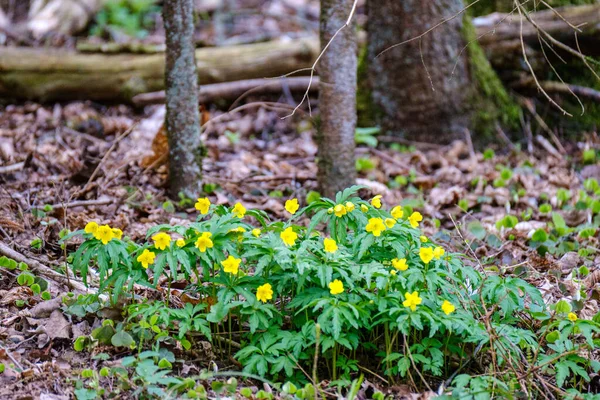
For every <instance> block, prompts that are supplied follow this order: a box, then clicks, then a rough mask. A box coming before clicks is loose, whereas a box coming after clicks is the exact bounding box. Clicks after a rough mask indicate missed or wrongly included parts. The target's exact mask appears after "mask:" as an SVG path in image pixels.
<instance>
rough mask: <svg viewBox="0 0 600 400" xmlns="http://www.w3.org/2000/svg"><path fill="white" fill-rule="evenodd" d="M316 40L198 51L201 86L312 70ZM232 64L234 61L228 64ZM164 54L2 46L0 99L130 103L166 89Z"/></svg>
mask: <svg viewBox="0 0 600 400" xmlns="http://www.w3.org/2000/svg"><path fill="white" fill-rule="evenodd" d="M318 52H319V44H318V42H317V40H316V39H310V38H306V39H300V40H295V41H292V42H284V41H273V42H267V43H258V44H252V45H243V46H231V47H222V48H202V49H198V50H196V59H197V65H198V77H199V80H200V82H203V83H218V82H230V81H236V80H242V79H253V78H264V77H274V76H281V75H284V74H287V73H289V72H291V71H294V70H297V69H302V68H307V67H310V66H311V65H312V63H313V62H314V60H315V58H316V57H317V54H318ZM232 60H235V61H232ZM164 65H165V56H164V54H150V55H148V54H80V53H77V52H73V51H68V50H62V49H33V48H28V47H16V48H15V47H0V97H1V98H3V99H26V100H37V101H56V100H86V99H87V100H94V101H114V102H131V99H132V97H133V96H135V95H137V94H140V93H147V92H152V91H158V90H162V89H164V83H165V80H164V74H165V68H164Z"/></svg>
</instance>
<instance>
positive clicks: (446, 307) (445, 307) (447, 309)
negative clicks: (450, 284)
mask: <svg viewBox="0 0 600 400" xmlns="http://www.w3.org/2000/svg"><path fill="white" fill-rule="evenodd" d="M454 310H456V307H454V304H452V303H450V302H449V301H448V300H444V302H443V303H442V311H443V312H444V313H445V314H446V315H450V314H452V313H453V312H454Z"/></svg>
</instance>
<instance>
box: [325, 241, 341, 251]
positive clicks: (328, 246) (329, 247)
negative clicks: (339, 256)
mask: <svg viewBox="0 0 600 400" xmlns="http://www.w3.org/2000/svg"><path fill="white" fill-rule="evenodd" d="M323 246H324V247H325V251H326V252H327V253H335V252H336V251H337V249H338V246H337V243H336V242H335V240H333V239H330V238H325V239H324V240H323Z"/></svg>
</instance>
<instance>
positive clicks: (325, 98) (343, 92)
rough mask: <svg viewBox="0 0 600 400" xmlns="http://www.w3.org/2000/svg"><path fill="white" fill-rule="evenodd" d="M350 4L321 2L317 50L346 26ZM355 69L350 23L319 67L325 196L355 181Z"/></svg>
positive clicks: (321, 182) (320, 160)
mask: <svg viewBox="0 0 600 400" xmlns="http://www.w3.org/2000/svg"><path fill="white" fill-rule="evenodd" d="M352 5H353V0H321V24H320V39H321V48H323V47H324V46H326V45H327V43H329V41H330V40H331V38H332V37H333V35H334V34H335V32H336V31H337V30H338V29H340V28H341V27H342V26H343V25H344V24H345V23H346V20H347V19H348V16H349V15H350V12H351V10H352ZM356 68H357V45H356V34H355V27H354V24H352V25H350V26H347V27H345V28H344V29H343V30H342V31H341V32H340V33H339V34H338V35H337V36H336V37H335V39H334V40H333V42H332V43H331V45H330V46H329V48H328V49H327V51H325V54H324V55H323V57H322V58H321V61H320V66H319V76H320V78H321V81H320V86H319V110H320V116H321V121H320V126H319V132H318V137H317V142H318V144H319V157H318V167H319V176H318V181H319V187H320V190H321V193H322V194H323V195H325V196H327V197H333V196H334V195H335V193H336V192H338V191H340V190H343V189H345V188H347V187H348V186H352V185H353V184H354V183H355V180H356V167H355V163H354V148H355V143H354V132H355V129H356Z"/></svg>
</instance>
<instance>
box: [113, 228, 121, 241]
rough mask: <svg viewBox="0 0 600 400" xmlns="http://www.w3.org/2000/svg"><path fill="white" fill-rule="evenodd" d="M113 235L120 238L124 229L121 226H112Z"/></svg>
mask: <svg viewBox="0 0 600 400" xmlns="http://www.w3.org/2000/svg"><path fill="white" fill-rule="evenodd" d="M112 232H113V236H114V237H115V238H117V239H119V240H121V238H122V237H123V231H122V230H120V229H119V228H112Z"/></svg>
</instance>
